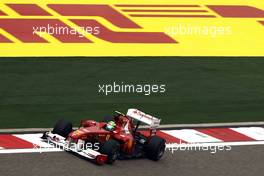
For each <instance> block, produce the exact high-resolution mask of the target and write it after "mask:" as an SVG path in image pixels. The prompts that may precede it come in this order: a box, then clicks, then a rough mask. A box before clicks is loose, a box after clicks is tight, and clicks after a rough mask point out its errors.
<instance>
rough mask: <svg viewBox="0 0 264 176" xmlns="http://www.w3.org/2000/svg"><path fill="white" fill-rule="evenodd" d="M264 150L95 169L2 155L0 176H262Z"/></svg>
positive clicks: (75, 161) (70, 160)
mask: <svg viewBox="0 0 264 176" xmlns="http://www.w3.org/2000/svg"><path fill="white" fill-rule="evenodd" d="M263 161H264V146H262V145H258V146H236V147H232V150H231V151H225V152H224V151H219V152H218V153H216V154H210V153H209V152H208V151H181V152H175V153H174V154H171V153H170V152H169V151H167V152H166V154H165V156H164V158H162V160H160V161H159V162H154V161H150V160H147V159H137V160H122V161H117V162H116V163H115V164H114V165H103V166H98V165H95V164H93V163H91V162H90V161H87V160H84V159H80V158H78V157H77V156H74V155H72V154H70V153H65V152H56V153H55V152H54V153H30V154H1V155H0V175H1V176H13V175H14V176H17V175H20V176H21V175H38V176H48V175H63V176H73V175H89V176H98V175H100V176H101V175H102V176H104V175H107V176H137V175H144V176H153V175H163V176H172V175H179V176H192V175H195V176H205V175H208V176H211V175H214V176H238V175H239V176H261V175H263V163H264V162H263Z"/></svg>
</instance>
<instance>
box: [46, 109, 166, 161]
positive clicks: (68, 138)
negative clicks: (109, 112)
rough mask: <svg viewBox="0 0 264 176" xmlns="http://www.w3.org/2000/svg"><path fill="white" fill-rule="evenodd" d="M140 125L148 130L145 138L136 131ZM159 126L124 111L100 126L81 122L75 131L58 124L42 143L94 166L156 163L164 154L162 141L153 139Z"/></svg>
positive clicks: (61, 122) (147, 117)
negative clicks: (122, 161)
mask: <svg viewBox="0 0 264 176" xmlns="http://www.w3.org/2000/svg"><path fill="white" fill-rule="evenodd" d="M142 123H143V124H145V125H148V126H149V132H148V134H147V135H146V133H144V134H145V135H143V134H142V133H141V132H140V131H139V130H138V127H139V125H140V124H142ZM159 124H160V119H157V118H155V117H153V116H151V115H148V114H145V113H143V112H141V111H139V110H137V109H128V112H127V114H126V115H125V114H123V113H121V112H118V111H115V114H114V115H113V116H108V117H105V118H104V120H103V121H102V122H96V121H94V120H81V123H80V127H79V128H78V129H77V130H73V128H72V124H71V123H69V122H66V121H64V120H59V121H58V122H57V123H56V124H55V126H54V128H53V130H52V131H51V132H45V133H44V134H43V136H42V139H44V140H45V141H46V142H49V143H52V144H53V145H56V146H59V147H61V148H62V149H63V150H65V151H69V152H73V153H77V154H78V155H81V156H82V157H84V158H87V159H90V160H93V161H95V162H96V163H97V164H104V163H108V164H112V163H114V162H115V161H116V160H117V159H126V158H140V157H147V158H149V159H151V160H154V161H158V160H159V159H160V158H161V157H162V156H163V154H164V151H165V140H164V139H163V138H161V137H159V136H157V135H156V128H157V127H158V126H159Z"/></svg>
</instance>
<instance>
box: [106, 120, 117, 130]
mask: <svg viewBox="0 0 264 176" xmlns="http://www.w3.org/2000/svg"><path fill="white" fill-rule="evenodd" d="M115 127H116V123H115V122H114V121H110V122H108V123H107V124H106V127H105V129H106V130H108V131H113V130H114V129H115Z"/></svg>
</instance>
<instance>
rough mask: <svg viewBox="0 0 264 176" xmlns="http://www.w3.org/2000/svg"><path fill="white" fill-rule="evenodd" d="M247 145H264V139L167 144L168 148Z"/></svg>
mask: <svg viewBox="0 0 264 176" xmlns="http://www.w3.org/2000/svg"><path fill="white" fill-rule="evenodd" d="M245 145H264V141H253V142H252V141H251V142H214V143H192V144H191V143H190V144H166V147H167V148H171V147H180V146H182V147H188V146H189V147H199V146H245Z"/></svg>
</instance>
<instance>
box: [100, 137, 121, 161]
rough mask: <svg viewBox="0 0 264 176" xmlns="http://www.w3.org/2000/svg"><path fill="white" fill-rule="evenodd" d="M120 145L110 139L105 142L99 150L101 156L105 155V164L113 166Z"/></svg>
mask: <svg viewBox="0 0 264 176" xmlns="http://www.w3.org/2000/svg"><path fill="white" fill-rule="evenodd" d="M119 150H120V145H119V143H118V142H117V141H116V140H113V139H110V140H108V141H106V142H105V143H104V144H103V145H102V146H101V148H100V152H101V153H102V154H105V155H107V163H108V164H113V163H114V162H115V161H116V160H117V158H118V155H119Z"/></svg>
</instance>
